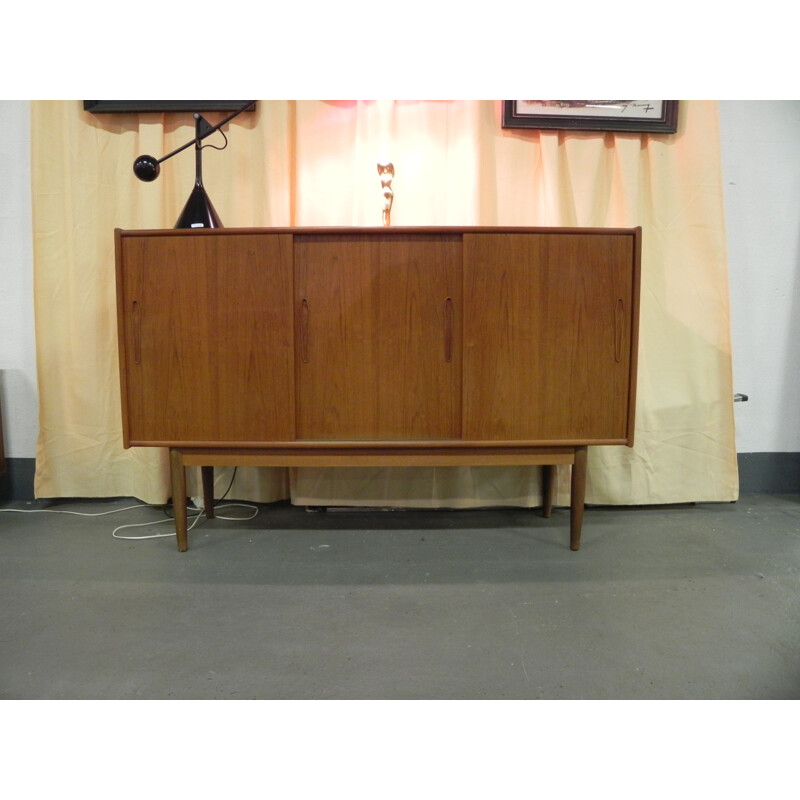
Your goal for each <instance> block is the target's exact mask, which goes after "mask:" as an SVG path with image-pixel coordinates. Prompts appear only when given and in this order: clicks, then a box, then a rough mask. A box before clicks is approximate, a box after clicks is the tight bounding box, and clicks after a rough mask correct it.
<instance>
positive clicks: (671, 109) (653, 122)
mask: <svg viewBox="0 0 800 800" xmlns="http://www.w3.org/2000/svg"><path fill="white" fill-rule="evenodd" d="M518 102H519V100H504V101H503V127H504V128H533V129H550V130H554V129H555V130H584V131H638V132H645V133H675V131H676V130H677V129H678V101H677V100H660V101H658V102H660V103H661V113H660V115H659V116H658V117H643V116H639V117H636V116H631V117H628V118H623V117H619V116H602V115H596V114H591V115H590V114H581V112H580V108H581V106H580V105H577V106H576V107H575V113H573V114H562V113H560V114H548V113H547V111H546V110H541V111H537V113H535V114H531V113H527V112H521V111H518V110H517V103H518ZM541 102H550V103H578V104H580V103H588V102H596V103H602V102H606V101H602V100H597V101H586V100H562V101H555V100H550V101H541ZM620 102H623V103H647V102H651V101H647V100H627V101H620Z"/></svg>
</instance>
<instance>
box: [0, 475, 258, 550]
mask: <svg viewBox="0 0 800 800" xmlns="http://www.w3.org/2000/svg"><path fill="white" fill-rule="evenodd" d="M235 477H236V469H234V471H233V476H232V477H231V482H230V484H229V485H228V488H227V489H226V490H225V493H224V494H223V495H222V497H221V498H220V499H219V500H217V501H216V502H215V503H214V518H215V519H222V520H225V521H227V522H246V521H247V520H251V519H254V518H255V517H257V516H258V512H259V509H258V506H253V505H250V504H248V503H225V504H224V505H220V503H221V502H222V501H223V500H224V499H225V498H226V497H227V496H228V493H229V492H230V490H231V487H232V486H233V480H234V478H235ZM136 508H164V507H163V506H153V505H150V504H149V503H139V504H137V505H133V506H125V507H124V508H113V509H111V510H109V511H95V512H88V511H68V510H66V509H61V508H0V511H8V512H13V513H17V514H73V515H75V516H78V517H104V516H106V515H107V514H119V513H121V512H123V511H132V510H133V509H136ZM224 508H247V509H250V510H251V511H252V512H253V513H252V514H250V516H247V517H228V516H220V515H219V514H217V513H216V512H217V511H218V510H219V509H224ZM189 510H190V509H188V508H187V512H188V511H189ZM193 510H195V511H197V513H196V514H194V515H192V516H191V517H190V519H191V520H192V522H191V525H189V526H188V528H187V531H190V530H192V528H194V526H195V525H197V523H198V522H199V521H200V520H201V518H204V517H205V518H207V517H206V513H205V510H203V509H193ZM164 511H165V513H166V509H165V508H164ZM173 520H174V517H170V516H167V517H166V518H165V519H160V520H156V521H155V522H152V521H151V522H135V523H128V524H126V525H119V526H117V527H116V528H114V530H112V531H111V535H112V536H113V537H114V538H115V539H129V540H142V539H162V538H164V537H167V536H174V535H175V533H174V531H172V532H170V533H149V534H146V535H144V536H129V535H125V536H121V535H120V534H119V533H118V532H119V531H122V530H127V529H129V528H148V527H150V526H151V525H159V524H160V523H162V522H172V521H173Z"/></svg>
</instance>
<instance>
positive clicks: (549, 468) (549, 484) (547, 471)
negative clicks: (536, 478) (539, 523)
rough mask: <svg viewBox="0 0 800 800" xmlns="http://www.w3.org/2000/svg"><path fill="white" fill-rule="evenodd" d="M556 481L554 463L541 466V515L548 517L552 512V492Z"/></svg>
mask: <svg viewBox="0 0 800 800" xmlns="http://www.w3.org/2000/svg"><path fill="white" fill-rule="evenodd" d="M555 483H556V467H555V464H545V465H544V466H543V467H542V515H543V516H544V517H546V518H548V519H549V518H550V516H551V515H552V513H553V492H554V491H555Z"/></svg>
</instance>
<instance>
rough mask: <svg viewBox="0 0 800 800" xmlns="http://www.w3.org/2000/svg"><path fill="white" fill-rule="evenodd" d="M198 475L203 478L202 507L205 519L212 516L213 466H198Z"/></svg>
mask: <svg viewBox="0 0 800 800" xmlns="http://www.w3.org/2000/svg"><path fill="white" fill-rule="evenodd" d="M200 475H201V476H202V479H203V507H204V508H205V514H206V519H212V518H213V516H214V467H200Z"/></svg>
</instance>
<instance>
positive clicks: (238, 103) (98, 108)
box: [83, 100, 255, 114]
mask: <svg viewBox="0 0 800 800" xmlns="http://www.w3.org/2000/svg"><path fill="white" fill-rule="evenodd" d="M247 102H248V101H247V100H84V101H83V110H84V111H89V112H91V113H92V114H168V113H171V112H179V113H187V112H188V113H194V112H195V111H196V112H198V113H200V112H203V111H238V110H239V109H240V108H241V107H242V106H243V105H244V104H245V103H247ZM247 110H248V111H253V110H255V103H253V105H252V107H251V108H248V109H247Z"/></svg>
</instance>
